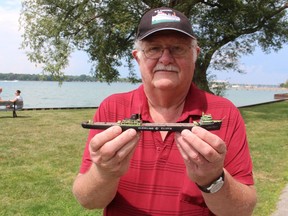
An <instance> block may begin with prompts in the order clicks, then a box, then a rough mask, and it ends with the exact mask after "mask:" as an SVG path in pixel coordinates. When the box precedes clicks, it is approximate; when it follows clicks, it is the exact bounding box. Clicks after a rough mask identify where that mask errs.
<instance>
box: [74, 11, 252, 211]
mask: <svg viewBox="0 0 288 216" xmlns="http://www.w3.org/2000/svg"><path fill="white" fill-rule="evenodd" d="M199 52H200V48H199V47H198V46H197V40H196V38H195V36H194V34H193V31H192V28H191V24H190V21H189V20H188V19H187V17H185V16H184V15H183V14H182V13H180V12H178V11H176V10H174V9H171V8H156V9H152V10H150V11H148V12H147V13H146V14H145V15H144V16H143V17H142V19H141V22H140V24H139V27H138V33H137V37H136V41H135V50H133V52H132V55H133V56H134V58H135V59H136V61H137V63H138V65H139V68H140V72H141V76H142V81H143V85H141V86H140V87H139V88H138V89H136V90H134V91H131V92H127V93H121V94H115V95H112V96H110V97H108V98H107V99H105V100H104V101H103V102H102V104H101V105H100V107H99V109H98V110H97V112H96V114H95V116H94V121H103V122H116V121H117V120H119V119H123V118H125V117H129V116H130V115H131V114H133V113H140V114H141V116H142V119H143V121H145V122H157V123H166V122H177V123H178V122H179V123H180V122H193V121H194V120H199V118H200V117H201V115H202V113H209V114H212V116H213V117H214V118H216V119H223V122H222V127H221V129H220V130H216V131H207V130H205V129H203V128H200V127H193V129H192V130H187V129H186V130H183V131H182V132H181V133H180V132H167V131H161V132H160V131H156V132H152V131H145V132H136V131H135V130H134V129H128V130H126V131H122V129H121V128H120V127H119V126H113V127H111V128H108V129H107V130H105V131H100V130H91V131H90V133H89V137H88V140H87V144H86V148H85V151H84V155H83V161H82V165H81V168H80V174H79V175H78V176H77V177H76V179H75V182H74V185H73V193H74V195H75V196H76V198H77V199H78V201H79V202H80V203H81V204H82V205H83V206H84V207H86V208H89V209H93V208H104V215H117V216H121V215H125V216H127V215H173V216H174V215H229V216H231V215H233V216H235V215H241V216H243V215H251V214H252V212H253V209H254V206H255V204H256V192H255V189H254V187H253V184H254V181H253V174H252V161H251V158H250V153H249V148H248V143H247V138H246V132H245V126H244V122H243V119H242V117H241V115H240V113H239V111H238V110H237V108H236V107H235V106H234V105H233V104H232V103H231V102H229V101H228V100H226V99H224V98H221V97H218V96H214V95H211V94H209V93H207V92H204V91H201V90H200V89H198V88H197V87H196V86H195V85H194V84H193V83H192V78H193V75H194V69H195V61H196V59H197V56H198V54H199Z"/></svg>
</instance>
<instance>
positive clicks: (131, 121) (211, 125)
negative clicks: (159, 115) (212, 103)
mask: <svg viewBox="0 0 288 216" xmlns="http://www.w3.org/2000/svg"><path fill="white" fill-rule="evenodd" d="M221 124H222V120H213V119H212V116H211V115H210V114H205V115H204V114H203V115H202V117H201V119H200V121H199V122H196V121H194V122H193V123H143V122H142V119H141V115H140V114H133V115H132V116H131V117H130V118H126V119H124V120H119V121H118V122H93V121H91V120H89V121H86V122H83V123H82V127H83V128H87V129H100V130H105V129H107V128H109V127H111V126H115V125H118V126H120V127H121V128H122V130H127V129H129V128H134V129H135V130H137V131H178V132H181V131H182V130H184V129H189V130H191V129H192V128H193V127H195V126H199V127H202V128H205V129H206V130H219V129H220V127H221Z"/></svg>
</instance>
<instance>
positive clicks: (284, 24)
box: [20, 0, 288, 90]
mask: <svg viewBox="0 0 288 216" xmlns="http://www.w3.org/2000/svg"><path fill="white" fill-rule="evenodd" d="M159 6H169V7H173V8H176V9H178V10H179V11H182V12H183V13H184V14H185V15H186V16H188V17H189V18H190V20H191V24H192V26H193V29H194V31H195V34H196V35H197V38H198V42H199V44H200V47H201V54H200V56H199V59H198V61H197V63H196V64H197V66H196V71H195V76H194V82H195V83H196V84H197V85H198V86H199V87H200V88H202V89H205V90H209V87H208V81H207V71H208V69H216V70H231V69H232V70H235V71H237V72H243V71H241V69H240V68H239V62H238V60H239V58H240V57H241V56H242V55H247V54H252V53H253V51H254V48H255V47H256V46H257V45H258V46H260V47H261V48H262V49H263V51H264V52H270V51H272V50H274V51H277V50H279V49H281V48H282V46H283V44H285V43H287V42H288V21H287V13H286V9H287V8H288V3H287V2H286V1H284V0H273V1H272V0H170V1H168V0H162V1H160V0H143V1H139V0H126V1H120V0H102V1H101V0H24V1H23V2H22V11H21V17H20V23H21V26H22V28H24V33H23V35H22V36H23V43H22V48H23V49H28V51H27V55H28V58H29V60H30V61H32V62H35V63H36V64H41V65H43V71H44V72H48V73H51V74H52V75H54V76H56V77H61V76H63V75H64V73H63V72H62V71H63V69H64V68H65V67H66V66H67V65H68V63H69V62H68V59H69V56H70V54H71V53H72V52H73V51H75V50H77V49H78V50H83V51H85V52H87V53H88V56H89V59H90V60H91V62H92V63H93V74H94V75H95V77H96V79H97V80H100V81H107V82H112V81H114V80H116V79H117V78H118V77H119V72H118V71H117V67H119V66H121V65H122V63H123V62H124V63H125V64H126V66H128V68H129V71H130V73H129V77H130V79H131V80H133V79H134V80H135V78H136V75H135V69H134V68H133V61H132V56H131V50H132V48H133V42H134V38H135V35H136V31H137V25H138V23H139V21H140V18H141V16H142V15H143V14H144V13H145V12H146V11H147V10H148V9H150V8H154V7H159Z"/></svg>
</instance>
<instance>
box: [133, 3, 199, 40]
mask: <svg viewBox="0 0 288 216" xmlns="http://www.w3.org/2000/svg"><path fill="white" fill-rule="evenodd" d="M163 30H174V31H178V32H181V33H184V34H186V35H188V36H189V37H191V38H194V39H195V36H194V33H193V30H192V26H191V23H190V21H189V19H188V18H187V17H186V16H185V15H184V14H183V13H181V12H179V11H177V10H175V9H173V8H167V7H160V8H154V9H151V10H149V11H148V12H146V13H145V14H144V16H143V17H142V19H141V21H140V23H139V26H138V31H137V35H136V38H137V39H138V40H142V39H144V38H145V37H147V36H149V35H151V34H153V33H155V32H158V31H163Z"/></svg>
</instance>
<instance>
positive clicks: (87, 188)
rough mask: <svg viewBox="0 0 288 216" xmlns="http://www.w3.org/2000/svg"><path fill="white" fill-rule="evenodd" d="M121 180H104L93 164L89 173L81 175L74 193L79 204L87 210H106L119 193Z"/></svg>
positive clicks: (76, 181)
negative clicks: (118, 188)
mask: <svg viewBox="0 0 288 216" xmlns="http://www.w3.org/2000/svg"><path fill="white" fill-rule="evenodd" d="M118 182H119V178H115V179H104V178H101V175H99V173H97V167H96V165H95V164H92V166H91V168H90V169H89V171H88V172H87V173H85V174H79V175H78V176H77V177H76V179H75V181H74V185H73V193H74V195H75V197H76V198H77V200H78V202H79V203H80V204H81V205H82V206H83V207H85V208H87V209H95V208H99V209H101V208H105V207H106V206H107V205H108V204H109V203H110V202H111V201H112V199H113V198H114V196H115V195H116V192H117V187H118Z"/></svg>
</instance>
